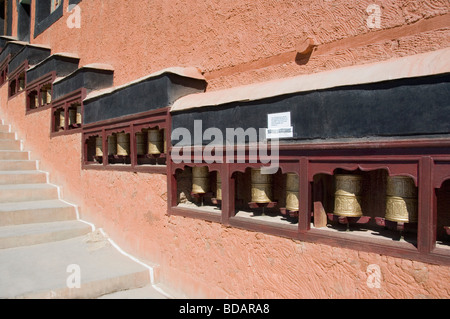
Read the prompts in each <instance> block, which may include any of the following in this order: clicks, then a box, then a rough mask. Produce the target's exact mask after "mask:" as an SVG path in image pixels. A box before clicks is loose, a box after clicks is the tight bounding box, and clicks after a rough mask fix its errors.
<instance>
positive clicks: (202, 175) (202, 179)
mask: <svg viewBox="0 0 450 319" xmlns="http://www.w3.org/2000/svg"><path fill="white" fill-rule="evenodd" d="M208 192H209V169H208V167H206V166H203V167H193V168H192V194H205V193H208Z"/></svg>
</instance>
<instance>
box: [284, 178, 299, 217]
mask: <svg viewBox="0 0 450 319" xmlns="http://www.w3.org/2000/svg"><path fill="white" fill-rule="evenodd" d="M286 209H287V210H290V211H292V212H297V211H298V210H299V179H298V175H297V174H295V173H288V174H287V176H286Z"/></svg>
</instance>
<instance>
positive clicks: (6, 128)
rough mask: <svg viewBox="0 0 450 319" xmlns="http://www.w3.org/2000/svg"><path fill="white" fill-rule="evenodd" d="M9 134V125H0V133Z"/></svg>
mask: <svg viewBox="0 0 450 319" xmlns="http://www.w3.org/2000/svg"><path fill="white" fill-rule="evenodd" d="M9 132H11V129H10V127H9V125H5V124H0V133H9Z"/></svg>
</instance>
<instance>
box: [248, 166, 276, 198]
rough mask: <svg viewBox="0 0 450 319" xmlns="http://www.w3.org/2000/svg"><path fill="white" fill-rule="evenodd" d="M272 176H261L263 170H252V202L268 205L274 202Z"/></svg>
mask: <svg viewBox="0 0 450 319" xmlns="http://www.w3.org/2000/svg"><path fill="white" fill-rule="evenodd" d="M272 177H273V176H272V175H270V174H261V169H259V168H258V169H255V168H252V177H251V182H252V186H251V188H252V202H253V203H257V204H267V203H270V202H272Z"/></svg>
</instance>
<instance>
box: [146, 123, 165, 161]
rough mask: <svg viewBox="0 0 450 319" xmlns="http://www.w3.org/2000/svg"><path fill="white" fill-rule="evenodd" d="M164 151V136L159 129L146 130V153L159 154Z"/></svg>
mask: <svg viewBox="0 0 450 319" xmlns="http://www.w3.org/2000/svg"><path fill="white" fill-rule="evenodd" d="M163 151H164V138H163V134H162V131H161V130H159V129H157V128H156V129H149V130H148V154H150V155H159V154H161V153H162V152H163Z"/></svg>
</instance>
